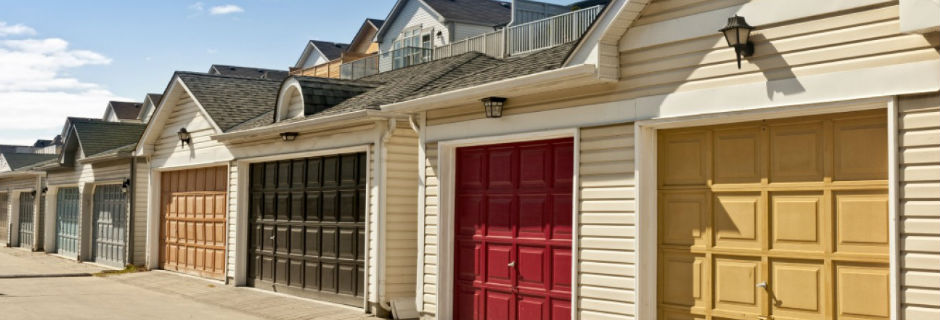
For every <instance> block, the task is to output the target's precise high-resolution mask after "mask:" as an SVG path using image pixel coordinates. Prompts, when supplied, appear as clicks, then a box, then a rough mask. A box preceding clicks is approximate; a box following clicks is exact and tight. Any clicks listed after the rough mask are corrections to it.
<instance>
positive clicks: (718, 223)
mask: <svg viewBox="0 0 940 320" xmlns="http://www.w3.org/2000/svg"><path fill="white" fill-rule="evenodd" d="M712 203H713V204H714V208H713V211H712V212H714V222H713V225H714V229H715V231H714V234H715V240H714V241H715V242H714V244H715V247H718V248H747V249H758V250H759V249H760V248H761V237H762V235H761V234H762V232H759V228H760V226H761V225H762V224H763V221H761V220H762V219H763V217H764V216H765V215H764V213H763V211H764V210H763V205H762V203H761V195H760V193H743V194H742V193H717V194H715V199H714V200H713V201H712Z"/></svg>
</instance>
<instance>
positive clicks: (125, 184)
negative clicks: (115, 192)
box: [121, 178, 131, 193]
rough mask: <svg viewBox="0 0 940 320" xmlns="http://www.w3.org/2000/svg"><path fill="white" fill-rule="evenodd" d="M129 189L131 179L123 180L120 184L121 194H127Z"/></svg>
mask: <svg viewBox="0 0 940 320" xmlns="http://www.w3.org/2000/svg"><path fill="white" fill-rule="evenodd" d="M130 187H131V179H128V178H124V182H122V183H121V192H123V193H127V189H128V188H130Z"/></svg>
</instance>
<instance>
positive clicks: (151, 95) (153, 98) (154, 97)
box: [147, 93, 163, 105]
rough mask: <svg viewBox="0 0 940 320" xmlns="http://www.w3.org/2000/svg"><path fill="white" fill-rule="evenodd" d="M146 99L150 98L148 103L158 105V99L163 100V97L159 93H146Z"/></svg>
mask: <svg viewBox="0 0 940 320" xmlns="http://www.w3.org/2000/svg"><path fill="white" fill-rule="evenodd" d="M147 97H148V98H150V101H153V104H154V105H159V104H160V99H163V95H162V94H159V93H148V94H147Z"/></svg>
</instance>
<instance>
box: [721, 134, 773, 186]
mask: <svg viewBox="0 0 940 320" xmlns="http://www.w3.org/2000/svg"><path fill="white" fill-rule="evenodd" d="M761 142H762V136H761V129H760V127H756V126H755V127H749V128H741V129H725V130H716V131H715V134H714V142H713V144H714V168H715V173H714V177H715V178H714V180H715V181H714V183H759V182H760V179H761V176H762V170H763V156H762V154H763V153H762V152H761V151H762V147H763V146H762V143H761Z"/></svg>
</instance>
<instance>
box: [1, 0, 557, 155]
mask: <svg viewBox="0 0 940 320" xmlns="http://www.w3.org/2000/svg"><path fill="white" fill-rule="evenodd" d="M548 2H554V3H568V2H573V0H571V1H561V0H550V1H548ZM394 3H395V1H394V0H342V1H325V0H316V1H300V0H294V1H291V0H257V1H212V0H203V1H198V2H197V1H148V2H144V1H114V0H108V1H64V0H62V1H12V0H0V144H30V143H32V142H33V141H35V140H36V139H39V138H43V139H49V138H52V137H53V136H55V135H56V134H57V133H59V131H60V130H61V126H62V124H64V121H65V117H66V116H82V117H100V116H101V115H102V114H103V112H104V108H105V107H106V105H107V101H108V100H112V99H113V100H134V101H139V100H142V99H143V97H144V94H146V93H147V92H158V93H159V92H162V91H163V89H164V88H165V86H166V84H167V82H168V81H169V77H170V76H171V75H172V73H173V71H175V70H188V71H201V72H205V71H206V70H208V68H209V66H210V65H211V64H214V63H215V64H231V65H241V66H255V67H265V68H276V69H286V68H287V67H288V66H289V65H293V64H294V62H295V61H296V60H297V58H298V57H299V55H300V53H301V51H302V50H303V48H304V45H305V44H306V41H307V40H310V39H317V40H327V41H341V42H347V41H349V40H350V39H351V38H352V36H353V34H354V33H355V32H356V31H357V30H358V28H359V26H360V25H361V24H362V21H363V19H365V18H367V17H369V18H380V19H384V18H385V17H386V15H387V14H388V11H389V10H390V9H391V7H392V6H393V5H394Z"/></svg>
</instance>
